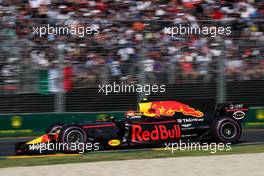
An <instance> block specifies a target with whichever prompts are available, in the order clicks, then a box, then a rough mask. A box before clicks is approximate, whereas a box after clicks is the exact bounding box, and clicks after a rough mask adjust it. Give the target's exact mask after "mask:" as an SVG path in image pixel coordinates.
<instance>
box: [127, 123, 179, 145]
mask: <svg viewBox="0 0 264 176" xmlns="http://www.w3.org/2000/svg"><path fill="white" fill-rule="evenodd" d="M153 127H154V129H152V130H150V129H145V130H144V129H143V128H142V126H141V125H132V141H138V142H144V141H161V140H168V139H179V138H180V136H181V131H180V127H179V125H173V127H172V128H169V127H168V126H166V125H154V126H153Z"/></svg>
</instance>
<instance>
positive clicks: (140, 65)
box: [138, 34, 146, 101]
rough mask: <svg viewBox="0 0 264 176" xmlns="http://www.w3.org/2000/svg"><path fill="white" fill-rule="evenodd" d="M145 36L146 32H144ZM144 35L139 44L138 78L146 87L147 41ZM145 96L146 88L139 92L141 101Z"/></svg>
mask: <svg viewBox="0 0 264 176" xmlns="http://www.w3.org/2000/svg"><path fill="white" fill-rule="evenodd" d="M143 36H144V34H143ZM144 40H145V39H144V37H143V39H142V44H141V45H139V48H138V49H139V50H140V51H139V53H140V57H139V63H138V68H139V75H138V79H139V84H140V85H141V86H142V87H144V85H145V83H146V80H145V68H144V60H145V49H144V48H145V41H144ZM144 97H145V91H144V89H143V90H142V92H138V101H141V100H142V99H143V98H144Z"/></svg>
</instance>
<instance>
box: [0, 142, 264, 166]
mask: <svg viewBox="0 0 264 176" xmlns="http://www.w3.org/2000/svg"><path fill="white" fill-rule="evenodd" d="M261 152H264V145H250V146H232V149H231V150H230V151H217V152H216V153H210V151H194V150H193V151H175V152H174V153H171V151H169V150H163V149H160V150H158V149H155V150H153V149H146V150H137V151H135V150H131V151H107V152H88V153H85V154H82V155H78V156H67V155H66V156H63V157H62V156H60V157H58V156H54V157H53V156H52V157H45V156H43V157H39V158H26V159H25V158H23V159H22V158H15V159H10V158H9V159H4V158H1V159H0V167H1V168H3V167H17V166H36V165H52V164H64V163H80V162H98V161H113V160H130V159H149V158H167V157H182V156H207V155H228V154H245V153H261Z"/></svg>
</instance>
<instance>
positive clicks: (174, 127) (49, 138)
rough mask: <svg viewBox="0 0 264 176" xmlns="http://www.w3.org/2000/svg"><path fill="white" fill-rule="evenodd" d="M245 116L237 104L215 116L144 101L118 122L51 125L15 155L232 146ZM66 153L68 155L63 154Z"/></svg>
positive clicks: (223, 106)
mask: <svg viewBox="0 0 264 176" xmlns="http://www.w3.org/2000/svg"><path fill="white" fill-rule="evenodd" d="M246 112H247V106H246V105H244V104H241V103H222V104H218V105H217V106H216V108H215V112H213V113H212V112H211V113H207V112H206V111H203V110H202V109H200V108H199V107H194V106H189V105H186V104H184V103H181V102H178V101H153V102H148V101H145V102H140V103H139V111H136V112H134V111H128V112H127V113H125V115H124V118H123V119H121V120H116V118H115V117H113V116H111V117H107V118H105V119H104V120H99V121H95V122H83V123H81V124H62V123H57V124H54V125H51V127H50V128H48V129H47V134H44V135H43V136H40V137H38V138H36V139H33V140H32V141H28V142H24V143H19V144H17V145H16V151H17V153H19V154H21V153H27V152H31V150H30V147H31V145H36V144H46V143H53V144H58V143H60V144H68V145H72V144H81V143H82V144H88V143H89V144H91V145H93V146H95V144H96V146H97V147H98V148H100V149H106V148H117V147H127V146H128V147H134V146H148V145H163V144H164V143H166V142H178V141H179V140H181V141H203V142H204V141H212V140H213V141H217V142H223V143H235V142H237V141H238V140H239V138H240V135H241V132H242V130H241V122H242V120H243V119H244V118H245V117H246ZM59 150H61V149H59ZM69 150H70V151H72V149H67V150H66V152H69ZM75 150H76V149H75ZM64 151H65V150H64ZM73 151H74V150H73Z"/></svg>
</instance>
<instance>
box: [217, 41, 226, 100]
mask: <svg viewBox="0 0 264 176" xmlns="http://www.w3.org/2000/svg"><path fill="white" fill-rule="evenodd" d="M222 51H223V53H222V54H221V55H220V58H218V59H217V69H218V74H217V100H216V103H223V102H225V101H226V80H225V59H226V58H225V43H224V42H223V47H222ZM221 56H222V57H221Z"/></svg>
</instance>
